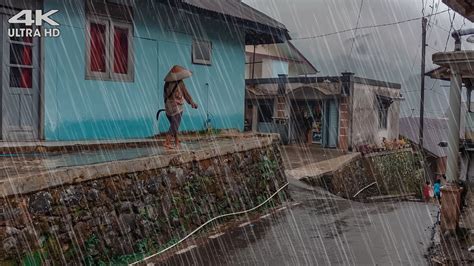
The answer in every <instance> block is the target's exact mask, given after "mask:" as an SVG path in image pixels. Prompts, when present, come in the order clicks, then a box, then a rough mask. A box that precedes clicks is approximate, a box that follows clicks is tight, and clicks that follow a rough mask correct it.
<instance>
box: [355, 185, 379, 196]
mask: <svg viewBox="0 0 474 266" xmlns="http://www.w3.org/2000/svg"><path fill="white" fill-rule="evenodd" d="M375 184H377V182H374V183H372V184H370V185H367V186H365V187H363V188H362V189H361V190H359V192H357V193H356V194H355V195H354V196H352V197H353V198H355V197H357V195H359V194H360V193H361V192H362V191H364V190H366V189H368V188H369V187H371V186H373V185H375Z"/></svg>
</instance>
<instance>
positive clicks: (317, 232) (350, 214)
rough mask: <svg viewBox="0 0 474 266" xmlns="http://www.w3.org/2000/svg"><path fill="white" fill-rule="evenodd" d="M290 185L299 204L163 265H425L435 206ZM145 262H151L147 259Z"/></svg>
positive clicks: (182, 254)
mask: <svg viewBox="0 0 474 266" xmlns="http://www.w3.org/2000/svg"><path fill="white" fill-rule="evenodd" d="M312 189H313V190H312V191H311V190H307V189H306V188H303V185H297V186H295V185H294V184H292V185H290V192H291V194H292V197H293V198H294V200H295V201H296V202H300V203H301V204H300V205H297V206H293V207H291V208H287V209H285V210H282V211H280V212H278V213H276V214H272V215H271V216H268V217H265V218H261V219H259V220H258V221H256V222H254V223H252V224H249V225H246V226H243V227H236V228H234V229H231V230H229V231H226V232H224V233H225V234H223V235H222V236H220V237H218V238H215V239H209V241H207V243H205V244H201V245H199V246H197V247H195V248H193V249H191V250H189V251H187V252H183V253H180V254H176V253H179V249H180V248H181V249H183V248H184V247H180V248H178V249H177V250H174V251H173V252H174V254H173V255H172V256H171V257H170V258H169V259H168V260H166V261H165V262H163V261H161V262H160V264H165V265H328V264H333V265H334V264H335V265H348V264H351V265H354V264H356V265H425V264H427V261H426V259H425V257H424V255H425V254H426V252H427V248H428V246H429V245H430V238H431V226H432V225H433V223H434V221H435V216H436V214H437V207H436V206H434V205H427V204H424V203H416V202H401V203H370V204H364V203H356V202H351V201H347V200H343V199H340V198H337V197H335V196H333V195H331V194H329V193H327V192H325V191H322V190H320V189H315V188H312ZM150 262H155V263H156V262H157V261H153V260H151V261H150Z"/></svg>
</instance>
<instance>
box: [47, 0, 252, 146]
mask: <svg viewBox="0 0 474 266" xmlns="http://www.w3.org/2000/svg"><path fill="white" fill-rule="evenodd" d="M44 2H45V3H44V5H45V9H46V10H50V9H58V10H59V12H58V13H57V14H55V15H54V19H55V20H56V21H58V23H59V24H60V25H61V26H60V30H61V36H60V37H59V38H55V39H52V38H45V39H44V53H45V56H44V114H45V120H44V136H45V138H46V140H83V139H117V138H142V137H149V136H153V135H155V134H157V133H159V132H163V131H165V130H166V129H167V127H168V122H167V121H166V118H165V117H164V116H163V117H162V119H160V124H159V125H157V122H156V120H155V114H156V111H157V110H158V109H159V108H163V106H164V104H163V95H162V94H163V93H162V90H163V84H164V82H163V78H164V76H165V75H166V73H167V72H168V71H169V69H170V67H171V66H173V65H175V64H179V65H182V66H184V67H186V68H189V69H190V70H191V71H193V73H194V75H193V77H192V78H191V79H188V80H186V85H187V87H188V89H189V91H190V93H191V95H192V96H193V97H194V100H195V101H196V102H197V103H198V105H199V107H200V108H199V109H198V110H193V109H191V108H189V107H187V108H186V110H185V113H184V117H183V122H182V124H181V127H180V130H183V131H191V130H201V129H203V128H204V121H205V119H206V114H207V113H210V114H211V119H212V121H211V123H212V126H213V127H214V128H237V129H240V130H242V128H243V123H244V122H243V120H244V98H245V78H244V71H245V52H244V36H243V34H242V32H241V30H240V29H236V28H232V27H227V26H226V25H225V24H224V23H221V22H216V21H213V20H207V19H202V18H201V19H200V18H198V17H192V16H190V15H184V14H181V13H179V12H176V11H171V10H169V9H168V7H166V6H163V5H161V4H156V3H155V2H156V1H153V0H138V1H136V3H137V4H136V5H137V6H136V8H135V24H134V26H135V28H134V40H133V45H134V52H135V59H134V60H135V81H134V82H129V83H121V82H111V81H97V80H86V79H85V70H86V66H85V61H86V51H85V45H86V40H85V30H84V28H85V25H86V21H85V15H84V13H85V7H84V2H83V1H71V0H70V1H63V0H45V1H44ZM177 17H185V19H184V20H176V18H177ZM187 25H188V26H187ZM189 25H192V26H189ZM171 29H173V30H171ZM193 36H197V38H202V39H208V40H211V41H212V44H213V53H212V56H213V58H212V66H202V65H194V64H192V62H191V44H192V40H193ZM206 83H207V84H208V85H206Z"/></svg>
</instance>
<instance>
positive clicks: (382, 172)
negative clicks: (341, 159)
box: [318, 150, 423, 199]
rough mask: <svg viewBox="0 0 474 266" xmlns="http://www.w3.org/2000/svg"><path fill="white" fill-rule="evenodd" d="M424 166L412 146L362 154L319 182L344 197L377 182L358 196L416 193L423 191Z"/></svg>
mask: <svg viewBox="0 0 474 266" xmlns="http://www.w3.org/2000/svg"><path fill="white" fill-rule="evenodd" d="M422 173H423V169H422V166H421V164H420V158H418V155H417V154H415V153H413V152H412V150H401V151H394V152H384V153H379V154H373V155H371V156H369V157H361V158H360V159H358V160H354V161H352V162H351V163H349V164H348V165H346V166H344V167H342V168H341V169H340V170H338V171H336V172H335V173H333V174H332V175H328V176H324V177H323V178H322V180H321V181H322V182H321V183H319V184H318V185H322V186H325V187H326V188H327V189H328V190H329V191H331V192H332V193H334V194H337V195H339V196H341V197H344V198H348V199H354V197H353V196H354V195H355V194H356V193H357V192H358V191H359V190H361V189H362V188H364V187H365V186H367V185H369V184H371V183H373V182H377V185H375V186H372V187H371V188H370V189H367V190H366V191H364V192H362V193H360V194H359V195H358V196H357V198H355V199H364V198H367V197H369V196H380V195H399V194H408V193H416V194H417V195H421V189H422V185H423V177H422Z"/></svg>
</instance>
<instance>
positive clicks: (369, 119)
mask: <svg viewBox="0 0 474 266" xmlns="http://www.w3.org/2000/svg"><path fill="white" fill-rule="evenodd" d="M376 95H381V96H387V97H392V98H398V97H399V95H400V91H399V90H397V89H391V88H386V87H378V86H372V85H365V84H359V83H355V84H354V92H353V98H352V99H353V107H352V108H353V111H352V145H353V147H357V146H358V145H362V144H373V143H377V144H380V143H382V139H383V138H387V139H395V138H398V135H399V115H400V101H398V100H395V101H394V102H393V104H392V105H391V106H390V108H389V109H388V125H387V129H380V128H379V117H378V108H377V99H376Z"/></svg>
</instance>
